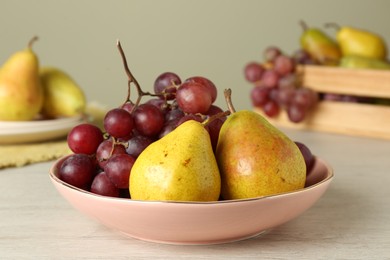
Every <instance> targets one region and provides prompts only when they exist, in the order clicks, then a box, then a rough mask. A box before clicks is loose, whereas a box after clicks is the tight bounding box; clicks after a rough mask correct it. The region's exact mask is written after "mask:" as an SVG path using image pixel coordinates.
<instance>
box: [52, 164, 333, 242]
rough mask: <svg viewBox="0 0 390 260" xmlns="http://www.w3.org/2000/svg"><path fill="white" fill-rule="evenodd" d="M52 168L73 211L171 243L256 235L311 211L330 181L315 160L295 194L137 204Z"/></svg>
mask: <svg viewBox="0 0 390 260" xmlns="http://www.w3.org/2000/svg"><path fill="white" fill-rule="evenodd" d="M62 160H64V158H62V159H60V160H58V161H57V162H56V163H55V164H54V165H53V167H52V168H51V170H50V178H51V181H52V182H53V184H54V186H55V187H56V188H57V190H58V192H59V193H60V194H61V195H62V196H63V197H64V198H65V199H66V200H68V202H69V203H70V204H71V205H73V207H74V208H76V209H78V210H79V211H81V212H83V213H85V214H86V215H88V216H90V217H92V218H94V219H96V220H98V221H100V222H101V223H103V224H104V225H106V226H108V227H110V228H113V229H116V230H119V231H120V232H122V233H124V234H126V235H129V236H131V237H133V238H138V239H142V240H147V241H153V242H160V243H170V244H216V243H225V242H231V241H236V240H242V239H245V238H250V237H253V236H256V235H258V234H260V233H262V232H264V231H266V230H268V229H271V228H273V227H276V226H278V225H281V224H283V223H285V222H287V221H289V220H291V219H293V218H295V217H297V216H298V215H300V214H301V213H303V212H304V211H305V210H307V209H308V208H310V207H311V206H312V205H313V204H314V203H315V202H316V201H317V200H318V199H319V198H320V197H321V196H322V195H323V194H324V192H325V191H326V190H327V188H328V186H329V184H330V182H331V180H332V179H333V171H332V169H331V167H330V166H329V165H328V164H327V163H325V162H324V161H323V160H321V159H319V158H316V161H315V165H314V167H313V169H312V172H311V173H310V175H309V177H308V179H307V182H306V187H305V188H304V189H302V190H299V191H294V192H289V193H283V194H278V195H273V196H266V197H259V198H253V199H244V200H228V201H218V202H196V203H190V202H161V201H137V200H131V199H124V198H111V197H104V196H100V195H96V194H93V193H90V192H87V191H83V190H81V189H78V188H75V187H73V186H71V185H69V184H67V183H65V182H63V181H61V180H60V179H59V178H58V175H57V174H58V169H59V165H60V164H61V161H62Z"/></svg>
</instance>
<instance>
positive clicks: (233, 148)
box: [216, 110, 306, 199]
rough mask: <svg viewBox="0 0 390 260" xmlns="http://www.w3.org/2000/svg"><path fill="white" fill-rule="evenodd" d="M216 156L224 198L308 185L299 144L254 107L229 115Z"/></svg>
mask: <svg viewBox="0 0 390 260" xmlns="http://www.w3.org/2000/svg"><path fill="white" fill-rule="evenodd" d="M232 112H233V111H232ZM216 158H217V162H218V166H219V170H220V174H221V195H222V198H223V199H245V198H254V197H259V196H266V195H272V194H277V193H283V192H289V191H294V190H298V189H302V188H303V187H304V185H305V180H306V165H305V160H304V158H303V155H302V154H301V152H300V150H299V148H298V146H297V145H296V144H295V143H294V142H293V141H292V140H291V139H290V138H288V137H287V136H286V135H285V134H284V133H282V132H281V131H280V130H278V129H277V128H276V127H274V126H273V125H272V124H270V123H269V122H268V121H267V120H266V119H265V118H264V117H262V116H261V115H259V114H257V113H255V112H253V111H247V110H242V111H238V112H233V113H232V114H231V115H230V116H229V117H228V118H227V120H226V121H225V122H224V124H223V125H222V128H221V131H220V135H219V139H218V144H217V150H216Z"/></svg>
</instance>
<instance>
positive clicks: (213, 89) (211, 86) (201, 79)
mask: <svg viewBox="0 0 390 260" xmlns="http://www.w3.org/2000/svg"><path fill="white" fill-rule="evenodd" d="M184 82H196V83H200V84H202V85H203V86H205V87H206V88H207V89H208V90H209V92H210V95H211V103H214V101H215V100H216V99H217V94H218V93H217V92H218V91H217V87H216V86H215V84H214V83H213V82H212V81H211V80H209V79H207V78H205V77H200V76H196V77H191V78H188V79H186V80H185V81H184Z"/></svg>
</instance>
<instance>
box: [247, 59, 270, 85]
mask: <svg viewBox="0 0 390 260" xmlns="http://www.w3.org/2000/svg"><path fill="white" fill-rule="evenodd" d="M264 71H265V68H264V67H263V65H261V64H259V63H257V62H250V63H248V64H247V65H246V66H245V68H244V75H245V79H246V80H247V81H249V82H256V81H259V80H261V76H262V75H263V73H264Z"/></svg>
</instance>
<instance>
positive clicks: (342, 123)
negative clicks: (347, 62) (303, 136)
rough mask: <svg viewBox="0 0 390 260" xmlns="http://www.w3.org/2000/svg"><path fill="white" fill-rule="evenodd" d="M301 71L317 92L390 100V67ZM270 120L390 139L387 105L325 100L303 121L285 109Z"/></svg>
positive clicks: (306, 127) (286, 124) (283, 123)
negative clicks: (295, 119)
mask: <svg viewBox="0 0 390 260" xmlns="http://www.w3.org/2000/svg"><path fill="white" fill-rule="evenodd" d="M298 71H299V73H301V74H302V77H303V84H304V86H306V87H309V88H311V89H314V90H315V91H317V92H322V93H338V94H349V95H358V96H367V97H380V98H389V99H390V71H387V70H368V69H344V68H335V67H321V66H302V67H299V69H298ZM255 110H256V111H257V112H259V113H261V114H263V112H262V111H261V110H259V109H255ZM267 119H268V120H269V121H270V122H271V123H273V124H275V125H277V126H282V127H290V128H296V129H307V130H315V131H324V132H330V133H338V134H347V135H353V136H364V137H374V138H384V139H390V106H386V105H374V104H361V103H348V102H336V101H321V102H319V104H317V105H316V107H315V109H313V110H312V111H311V112H310V113H309V115H307V117H306V118H305V120H304V121H303V122H300V123H293V122H290V121H289V119H288V117H287V114H286V113H285V111H283V112H281V113H280V114H279V116H277V117H276V118H269V117H267Z"/></svg>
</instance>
